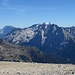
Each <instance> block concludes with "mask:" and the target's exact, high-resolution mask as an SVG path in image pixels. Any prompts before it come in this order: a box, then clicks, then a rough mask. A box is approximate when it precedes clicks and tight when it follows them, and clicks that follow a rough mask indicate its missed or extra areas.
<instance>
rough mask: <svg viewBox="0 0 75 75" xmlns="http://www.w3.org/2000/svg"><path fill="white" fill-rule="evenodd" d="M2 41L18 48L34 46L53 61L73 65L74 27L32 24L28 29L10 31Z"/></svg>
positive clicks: (48, 23) (74, 61)
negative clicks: (56, 60)
mask: <svg viewBox="0 0 75 75" xmlns="http://www.w3.org/2000/svg"><path fill="white" fill-rule="evenodd" d="M1 38H2V37H1ZM3 39H5V40H7V41H8V42H10V43H12V44H17V45H20V46H34V47H36V48H38V49H40V51H42V52H44V53H46V54H47V55H52V56H54V57H56V58H55V59H61V60H62V61H64V62H68V63H75V58H74V55H75V50H74V49H75V27H74V26H72V27H59V26H58V25H56V24H51V23H50V22H47V23H43V24H34V25H32V26H30V27H28V28H14V29H11V31H10V32H9V33H7V34H6V35H5V36H4V37H3ZM34 54H35V53H34ZM48 59H49V58H48Z"/></svg>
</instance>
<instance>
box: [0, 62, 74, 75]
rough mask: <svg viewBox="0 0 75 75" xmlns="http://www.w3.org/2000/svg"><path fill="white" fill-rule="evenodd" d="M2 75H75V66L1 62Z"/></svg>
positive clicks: (0, 73)
mask: <svg viewBox="0 0 75 75" xmlns="http://www.w3.org/2000/svg"><path fill="white" fill-rule="evenodd" d="M0 75H75V65H72V64H42V63H24V62H0Z"/></svg>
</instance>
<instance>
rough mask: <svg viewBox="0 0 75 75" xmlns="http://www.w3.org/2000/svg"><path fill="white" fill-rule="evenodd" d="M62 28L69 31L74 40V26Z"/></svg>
mask: <svg viewBox="0 0 75 75" xmlns="http://www.w3.org/2000/svg"><path fill="white" fill-rule="evenodd" d="M64 30H66V31H67V32H68V33H70V34H71V36H72V37H73V38H74V40H75V27H74V26H72V27H65V28H64Z"/></svg>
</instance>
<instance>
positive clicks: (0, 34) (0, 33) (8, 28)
mask: <svg viewBox="0 0 75 75" xmlns="http://www.w3.org/2000/svg"><path fill="white" fill-rule="evenodd" d="M14 28H15V27H13V26H5V27H4V28H3V29H0V38H3V37H5V36H6V35H7V34H8V33H10V32H11V31H12V30H13V29H14Z"/></svg>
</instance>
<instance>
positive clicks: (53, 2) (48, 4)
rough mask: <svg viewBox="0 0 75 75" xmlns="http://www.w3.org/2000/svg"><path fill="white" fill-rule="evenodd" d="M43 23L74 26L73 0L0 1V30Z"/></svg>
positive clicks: (74, 9) (74, 2)
mask: <svg viewBox="0 0 75 75" xmlns="http://www.w3.org/2000/svg"><path fill="white" fill-rule="evenodd" d="M43 22H51V23H55V24H57V25H59V26H62V27H63V26H75V0H0V29H1V28H2V27H4V26H6V25H11V26H15V27H21V28H22V27H28V26H31V25H33V24H35V23H43Z"/></svg>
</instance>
